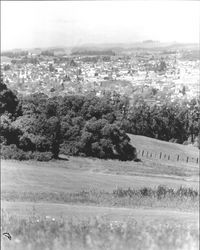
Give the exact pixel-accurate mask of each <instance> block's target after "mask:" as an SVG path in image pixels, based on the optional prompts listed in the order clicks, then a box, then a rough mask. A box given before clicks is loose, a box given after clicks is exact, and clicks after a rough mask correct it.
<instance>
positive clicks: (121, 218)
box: [1, 136, 199, 250]
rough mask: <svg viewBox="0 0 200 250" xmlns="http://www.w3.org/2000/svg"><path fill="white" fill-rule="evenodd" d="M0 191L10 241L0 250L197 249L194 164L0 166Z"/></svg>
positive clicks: (74, 161) (85, 161)
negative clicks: (10, 237) (10, 236)
mask: <svg viewBox="0 0 200 250" xmlns="http://www.w3.org/2000/svg"><path fill="white" fill-rule="evenodd" d="M132 139H133V140H134V143H135V145H136V144H138V145H140V146H141V148H146V150H150V148H153V149H154V150H156V151H160V150H162V151H165V152H168V153H172V152H173V153H174V154H176V153H180V152H182V153H183V154H186V153H187V155H190V156H193V157H196V156H197V155H198V151H196V149H195V148H191V147H189V146H183V145H179V144H174V143H173V144H172V143H171V144H169V143H166V142H160V141H158V140H155V141H154V140H153V139H148V138H147V140H145V139H144V138H143V137H137V136H134V137H132ZM148 140H149V141H148ZM152 143H153V144H152ZM152 145H153V146H152ZM181 186H182V188H180V187H181ZM163 190H164V191H163ZM1 192H2V193H1V200H2V209H3V210H2V211H3V214H2V219H3V220H2V230H3V232H5V231H8V232H10V233H11V235H12V237H13V239H12V240H11V241H9V240H8V239H7V238H6V237H5V236H4V237H3V238H2V249H8V250H10V249H20V250H25V249H31V250H32V249H34V250H35V249H42V250H43V249H52V250H54V249H55V250H62V249H111V250H112V249H113V250H114V249H116V250H117V249H155V250H157V249H168V250H171V249H172V250H173V249H179V250H180V249H185V250H186V249H188V250H190V249H195V250H196V249H198V244H199V241H198V237H199V229H198V228H199V223H198V221H199V220H198V219H199V166H198V165H197V164H196V165H195V164H186V163H183V162H181V161H179V162H173V161H169V162H168V161H158V160H155V159H142V162H120V161H117V160H99V159H93V158H81V157H68V160H66V159H65V160H55V161H50V162H36V161H24V162H19V161H11V160H1Z"/></svg>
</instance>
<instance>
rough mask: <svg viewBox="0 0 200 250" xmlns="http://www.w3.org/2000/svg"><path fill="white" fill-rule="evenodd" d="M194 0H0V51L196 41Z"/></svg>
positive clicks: (199, 5)
mask: <svg viewBox="0 0 200 250" xmlns="http://www.w3.org/2000/svg"><path fill="white" fill-rule="evenodd" d="M199 15H200V2H198V1H177V2H174V1H173V2H172V1H160V2H159V1H124V2H122V1H94V2H91V1H81V2H80V1H75V2H70V1H66V2H65V1H49V2H48V1H44V2H42V1H41V2H40V1H28V2H25V1H21V2H20V1H15V2H10V1H9V2H4V1H3V2H1V49H2V50H5V49H12V48H31V47H32V48H34V47H48V46H79V45H82V44H87V43H131V42H136V41H142V40H147V39H152V40H160V41H162V42H171V41H177V42H196V43H199V32H200V16H199Z"/></svg>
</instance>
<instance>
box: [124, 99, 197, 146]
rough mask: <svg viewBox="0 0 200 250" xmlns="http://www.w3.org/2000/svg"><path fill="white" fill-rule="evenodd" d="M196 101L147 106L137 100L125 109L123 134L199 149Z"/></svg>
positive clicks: (142, 101)
mask: <svg viewBox="0 0 200 250" xmlns="http://www.w3.org/2000/svg"><path fill="white" fill-rule="evenodd" d="M199 114H200V100H196V99H193V100H191V101H182V102H180V101H177V102H175V101H174V102H166V103H163V104H162V105H148V104H147V103H145V102H144V100H138V101H136V102H135V103H134V105H133V107H132V108H130V109H129V111H128V112H127V115H126V119H124V120H123V122H122V125H121V126H122V128H123V129H125V131H126V132H127V133H132V134H137V135H144V136H148V137H152V138H156V139H160V140H164V141H173V142H177V143H181V144H183V143H184V144H193V143H194V144H195V145H197V146H199V131H200V123H199Z"/></svg>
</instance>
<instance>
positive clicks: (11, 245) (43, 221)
mask: <svg viewBox="0 0 200 250" xmlns="http://www.w3.org/2000/svg"><path fill="white" fill-rule="evenodd" d="M5 231H6V232H9V233H10V234H11V236H12V240H11V241H9V240H8V239H7V238H6V237H3V238H2V249H4V250H11V249H16V250H25V249H26V250H47V249H49V250H64V249H65V250H68V249H70V250H79V249H80V250H81V249H90V250H97V249H101V250H106V249H108V250H118V249H119V250H120V249H121V250H126V249H129V250H130V249H134V250H139V249H140V250H145V249H155V250H165V249H166V250H175V249H177V250H178V249H179V250H180V249H188V250H196V249H198V244H199V241H198V239H199V233H198V228H197V227H195V226H194V225H192V224H184V223H180V222H178V221H165V222H159V221H155V222H154V223H149V222H140V223H138V222H137V221H135V220H134V219H129V221H124V222H119V221H108V220H106V219H105V218H103V217H100V218H97V217H96V218H89V219H85V220H83V219H82V220H80V219H75V218H74V219H70V220H68V219H63V218H59V219H55V218H51V217H49V216H46V217H39V216H37V215H36V214H34V215H32V216H30V217H29V218H27V219H20V218H19V217H16V216H10V215H8V214H6V213H5V212H4V213H3V216H2V232H5Z"/></svg>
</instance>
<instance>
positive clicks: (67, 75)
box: [1, 51, 200, 103]
mask: <svg viewBox="0 0 200 250" xmlns="http://www.w3.org/2000/svg"><path fill="white" fill-rule="evenodd" d="M30 57H31V58H32V57H34V58H35V59H37V60H34V61H33V60H32V61H31V60H26V62H24V61H23V60H21V58H16V59H15V60H5V59H6V58H5V57H4V58H2V59H4V60H1V72H2V74H3V79H4V82H5V83H6V84H7V85H8V87H10V88H11V89H13V90H17V91H18V92H19V93H21V94H22V95H28V94H32V93H38V92H43V93H45V94H47V95H49V96H54V95H65V94H85V93H87V92H91V91H93V92H95V93H96V95H97V96H101V95H102V94H103V93H105V91H109V92H117V93H120V94H121V95H126V96H129V97H130V98H132V97H133V96H134V95H138V94H141V95H144V97H146V99H148V100H150V101H151V102H157V103H159V102H160V101H162V96H163V93H164V94H165V95H166V96H167V95H168V96H169V98H171V100H174V99H176V98H187V99H192V98H195V97H197V96H199V94H200V93H199V90H200V89H199V66H200V61H199V60H194V61H189V60H182V59H181V53H180V52H175V53H174V52H173V53H171V54H170V53H167V54H163V52H162V53H158V52H157V51H156V52H149V53H147V52H143V51H141V52H138V51H136V52H135V53H132V54H129V55H125V54H124V55H117V56H116V55H115V56H106V57H104V56H83V55H81V56H79V55H76V56H60V55H58V56H41V55H31V56H30ZM149 90H151V91H149ZM159 93H162V95H159Z"/></svg>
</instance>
